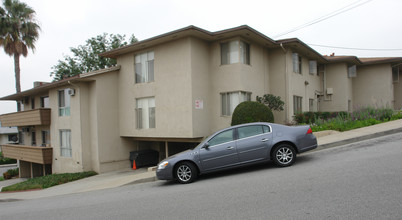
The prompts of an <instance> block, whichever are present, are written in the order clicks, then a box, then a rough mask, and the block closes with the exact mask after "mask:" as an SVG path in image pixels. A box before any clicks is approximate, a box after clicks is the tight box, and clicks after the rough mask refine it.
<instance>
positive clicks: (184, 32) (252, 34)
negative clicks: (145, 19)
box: [99, 25, 279, 58]
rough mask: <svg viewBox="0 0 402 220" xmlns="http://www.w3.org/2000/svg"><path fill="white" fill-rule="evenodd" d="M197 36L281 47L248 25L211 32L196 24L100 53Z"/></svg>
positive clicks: (118, 52) (111, 53) (111, 55)
mask: <svg viewBox="0 0 402 220" xmlns="http://www.w3.org/2000/svg"><path fill="white" fill-rule="evenodd" d="M189 36H191V37H197V38H200V39H203V40H206V41H216V40H220V39H228V38H231V37H236V36H242V37H244V38H246V39H251V40H253V41H255V42H258V43H260V44H262V45H265V46H266V47H271V48H272V47H279V45H278V44H277V43H276V41H274V40H272V39H271V38H269V37H267V36H265V35H264V34H262V33H260V32H258V31H257V30H255V29H253V28H251V27H249V26H247V25H242V26H239V27H234V28H230V29H225V30H221V31H216V32H210V31H207V30H204V29H201V28H199V27H196V26H193V25H191V26H188V27H185V28H182V29H178V30H175V31H171V32H168V33H165V34H161V35H158V36H155V37H152V38H148V39H146V40H142V41H138V42H136V43H133V44H130V45H127V46H123V47H120V48H117V49H113V50H110V51H107V52H104V53H101V54H99V55H100V56H103V57H109V58H116V57H118V56H119V55H122V54H126V53H132V52H134V51H137V50H141V49H144V48H148V47H152V46H155V45H158V44H161V43H166V42H169V41H172V40H176V39H178V38H183V37H189Z"/></svg>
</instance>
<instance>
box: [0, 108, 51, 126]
mask: <svg viewBox="0 0 402 220" xmlns="http://www.w3.org/2000/svg"><path fill="white" fill-rule="evenodd" d="M0 121H1V125H2V126H3V127H23V126H34V125H50V108H39V109H32V110H27V111H21V112H14V113H9V114H4V115H0Z"/></svg>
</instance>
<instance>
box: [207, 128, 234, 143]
mask: <svg viewBox="0 0 402 220" xmlns="http://www.w3.org/2000/svg"><path fill="white" fill-rule="evenodd" d="M229 141H233V129H230V130H227V131H224V132H221V133H219V134H217V135H215V137H213V138H211V139H210V140H209V141H208V144H209V146H214V145H218V144H223V143H226V142H229Z"/></svg>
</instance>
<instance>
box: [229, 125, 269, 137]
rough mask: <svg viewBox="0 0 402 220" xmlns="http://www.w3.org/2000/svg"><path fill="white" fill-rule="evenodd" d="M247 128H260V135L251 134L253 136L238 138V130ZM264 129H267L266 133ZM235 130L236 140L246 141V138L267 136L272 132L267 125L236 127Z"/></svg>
mask: <svg viewBox="0 0 402 220" xmlns="http://www.w3.org/2000/svg"><path fill="white" fill-rule="evenodd" d="M248 127H260V128H261V131H262V133H260V134H253V135H250V136H245V137H240V130H241V129H243V128H248ZM265 127H267V128H268V131H267V132H266V131H265V129H264V128H265ZM236 130H237V140H241V139H246V138H251V137H255V136H259V135H264V134H268V133H271V132H272V128H271V126H269V125H259V124H257V125H247V126H242V127H238V128H237V129H236Z"/></svg>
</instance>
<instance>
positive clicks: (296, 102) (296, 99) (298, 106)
mask: <svg viewBox="0 0 402 220" xmlns="http://www.w3.org/2000/svg"><path fill="white" fill-rule="evenodd" d="M302 111H303V110H302V97H300V96H296V95H294V96H293V114H296V113H300V112H302Z"/></svg>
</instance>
